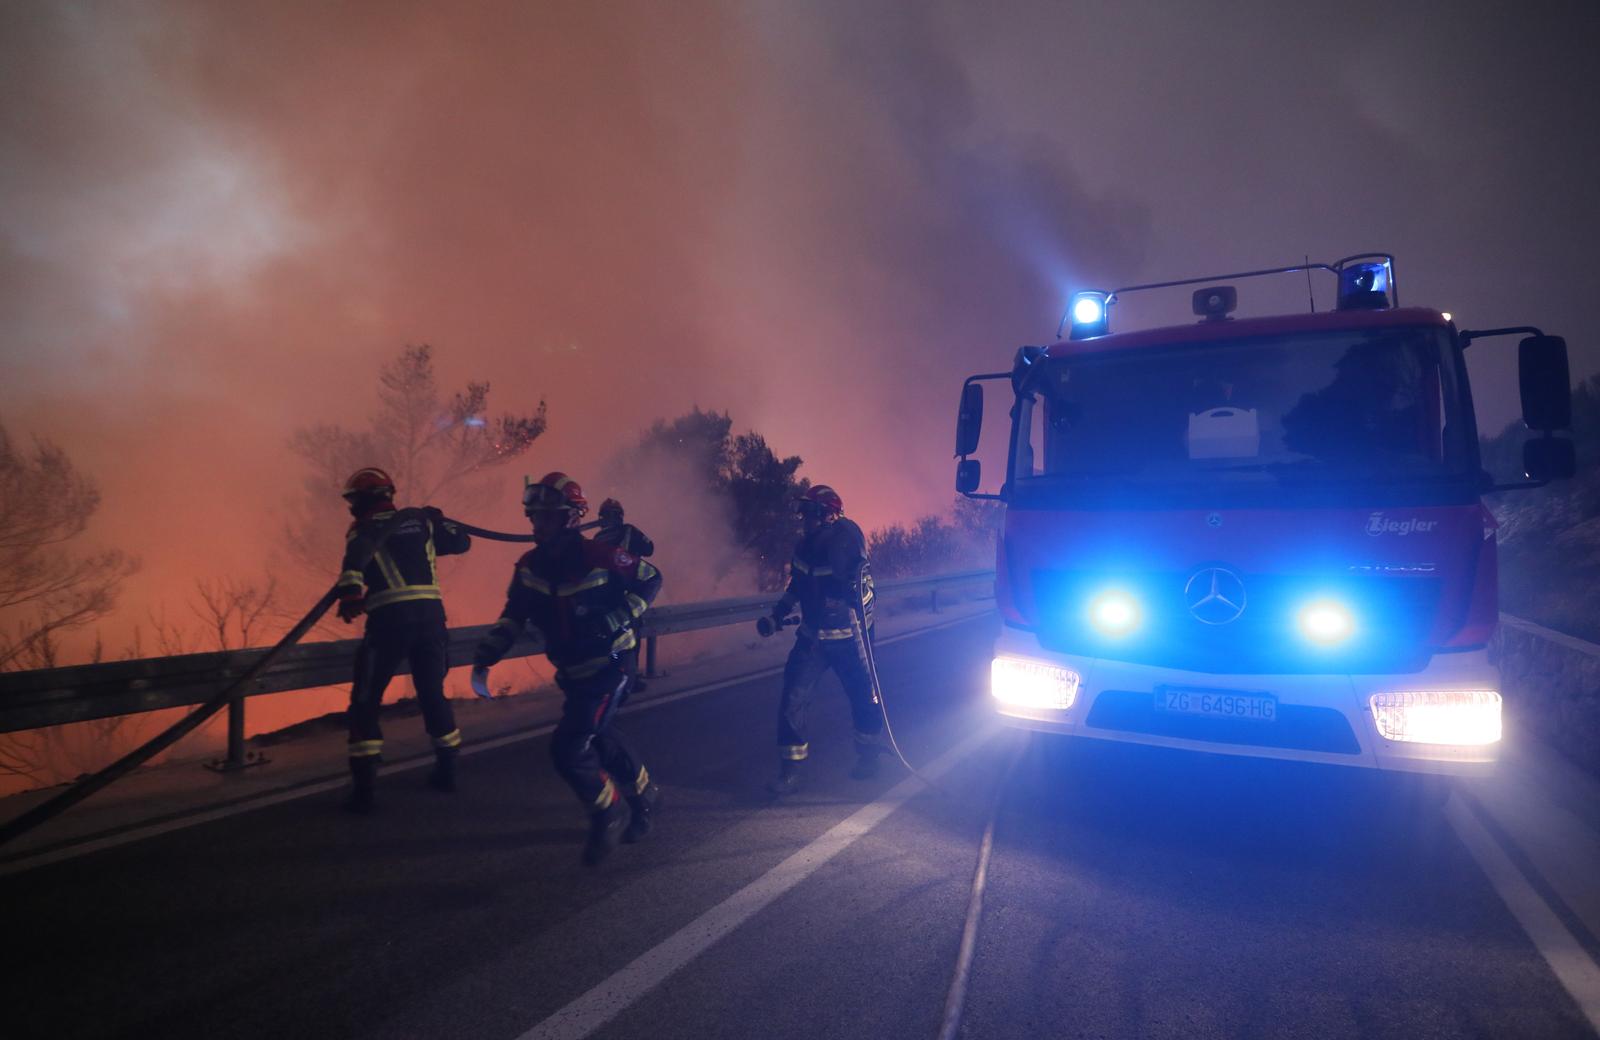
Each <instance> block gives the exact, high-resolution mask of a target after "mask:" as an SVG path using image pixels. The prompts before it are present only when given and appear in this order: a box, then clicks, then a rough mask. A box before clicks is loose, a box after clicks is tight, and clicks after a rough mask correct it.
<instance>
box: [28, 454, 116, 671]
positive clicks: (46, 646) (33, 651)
mask: <svg viewBox="0 0 1600 1040" xmlns="http://www.w3.org/2000/svg"><path fill="white" fill-rule="evenodd" d="M99 506H100V492H99V490H98V489H97V488H96V487H95V485H94V482H93V481H91V480H90V479H89V478H88V477H86V476H84V475H83V474H81V473H79V472H78V470H77V469H76V468H75V467H74V466H73V464H72V460H71V459H69V458H68V457H67V454H66V453H65V452H64V451H62V450H61V449H60V448H58V447H56V446H55V445H54V444H52V443H51V442H50V441H48V440H43V439H36V440H35V441H34V442H33V450H32V451H31V452H25V451H22V450H19V449H18V448H17V447H16V446H15V445H13V444H12V441H11V437H10V434H8V433H7V432H6V429H5V427H4V426H3V425H0V671H15V670H18V669H22V668H35V667H52V666H53V665H54V663H55V662H56V661H57V659H58V655H59V647H60V638H61V636H62V635H64V634H66V633H67V632H70V631H72V630H74V629H79V628H82V627H83V626H85V625H88V624H91V623H93V622H95V621H97V620H99V619H100V618H103V617H105V616H106V615H107V614H109V613H110V612H111V611H112V609H113V608H114V607H115V606H116V602H117V593H118V592H119V591H120V588H121V585H122V581H123V579H125V578H127V577H128V576H129V575H130V574H132V573H133V572H134V571H135V570H136V569H137V567H138V565H137V563H136V562H135V561H134V560H132V559H130V558H129V557H128V556H126V555H125V554H123V553H122V552H120V551H118V550H115V549H105V550H101V551H98V552H91V553H88V554H82V555H80V554H75V553H73V552H72V551H70V550H69V549H68V548H67V543H69V542H71V541H72V540H73V539H75V538H77V537H78V536H79V535H81V534H82V533H83V532H84V530H85V528H87V527H88V524H89V520H90V518H91V517H92V516H94V513H95V510H96V509H98V508H99Z"/></svg>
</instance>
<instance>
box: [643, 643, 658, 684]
mask: <svg viewBox="0 0 1600 1040" xmlns="http://www.w3.org/2000/svg"><path fill="white" fill-rule="evenodd" d="M644 677H645V678H646V679H654V678H655V677H656V637H655V636H648V637H647V638H646V639H645V641H644Z"/></svg>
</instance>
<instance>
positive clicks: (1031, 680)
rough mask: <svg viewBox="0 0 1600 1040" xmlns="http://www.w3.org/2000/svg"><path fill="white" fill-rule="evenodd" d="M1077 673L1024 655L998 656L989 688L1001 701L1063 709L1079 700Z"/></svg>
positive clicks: (991, 669) (990, 673)
mask: <svg viewBox="0 0 1600 1040" xmlns="http://www.w3.org/2000/svg"><path fill="white" fill-rule="evenodd" d="M1079 681H1080V680H1079V677H1078V673H1077V672H1075V671H1073V670H1072V669H1070V668H1062V667H1060V666H1058V665H1053V664H1046V663H1045V662H1044V661H1033V660H1029V659H1028V658H1025V657H996V658H995V659H994V663H993V664H991V665H990V666H989V690H990V692H991V693H992V694H994V699H995V700H997V701H999V702H1000V703H1001V704H1012V705H1016V706H1017V707H1019V708H1051V709H1055V710H1057V711H1062V710H1065V709H1067V708H1070V707H1072V702H1073V701H1075V700H1077V699H1078V683H1079Z"/></svg>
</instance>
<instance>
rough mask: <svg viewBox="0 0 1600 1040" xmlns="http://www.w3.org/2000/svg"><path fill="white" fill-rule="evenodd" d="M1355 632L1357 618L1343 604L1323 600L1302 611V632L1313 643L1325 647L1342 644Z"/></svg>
mask: <svg viewBox="0 0 1600 1040" xmlns="http://www.w3.org/2000/svg"><path fill="white" fill-rule="evenodd" d="M1355 630H1356V622H1355V618H1353V617H1351V616H1350V611H1349V610H1348V609H1346V608H1345V606H1344V605H1343V604H1342V603H1335V602H1333V601H1332V600H1322V601H1319V602H1317V603H1312V604H1309V605H1307V606H1306V607H1305V608H1304V609H1303V610H1301V611H1300V632H1301V633H1302V634H1303V635H1304V636H1305V637H1306V638H1307V639H1309V640H1311V641H1312V642H1313V643H1321V644H1322V645H1324V646H1332V645H1333V644H1334V643H1342V642H1344V641H1345V640H1346V639H1349V638H1350V635H1351V633H1353V632H1354V631H1355Z"/></svg>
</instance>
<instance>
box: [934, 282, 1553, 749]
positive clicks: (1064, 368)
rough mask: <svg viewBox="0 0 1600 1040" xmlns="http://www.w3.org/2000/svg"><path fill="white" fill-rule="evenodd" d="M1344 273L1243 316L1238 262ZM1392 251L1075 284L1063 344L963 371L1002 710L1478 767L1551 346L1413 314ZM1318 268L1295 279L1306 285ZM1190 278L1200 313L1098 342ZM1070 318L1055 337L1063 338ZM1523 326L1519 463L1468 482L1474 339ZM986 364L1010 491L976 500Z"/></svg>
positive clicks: (1420, 311) (1167, 741) (964, 458)
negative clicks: (1004, 417) (1001, 415)
mask: <svg viewBox="0 0 1600 1040" xmlns="http://www.w3.org/2000/svg"><path fill="white" fill-rule="evenodd" d="M1300 272H1312V273H1319V275H1320V276H1321V277H1327V276H1328V275H1329V274H1331V275H1332V276H1333V278H1334V279H1336V281H1337V286H1338V291H1337V300H1338V304H1337V307H1336V309H1334V310H1331V311H1324V312H1321V313H1317V312H1315V311H1313V312H1312V313H1306V314H1294V315H1280V316H1274V317H1257V318H1235V317H1234V316H1233V313H1232V312H1233V311H1234V310H1235V304H1236V301H1237V291H1236V289H1235V288H1234V287H1233V286H1232V285H1230V284H1217V283H1223V282H1231V281H1235V280H1239V279H1242V278H1252V277H1257V276H1264V275H1281V274H1296V273H1300ZM1394 273H1395V272H1394V259H1393V257H1392V256H1389V255H1387V254H1364V255H1361V256H1356V257H1349V258H1346V259H1344V260H1340V261H1338V262H1335V263H1332V264H1304V265H1299V266H1294V267H1287V268H1275V269H1271V270H1267V271H1250V272H1242V273H1239V274H1232V275H1217V276H1209V277H1206V278H1192V279H1183V280H1180V281H1176V282H1164V283H1156V284H1152V285H1142V286H1130V287H1127V288H1123V289H1117V290H1114V291H1109V292H1104V291H1086V292H1080V293H1076V294H1074V296H1073V298H1072V299H1071V301H1070V304H1069V308H1068V313H1067V317H1066V318H1065V319H1063V323H1062V325H1063V329H1062V330H1058V332H1057V335H1058V342H1055V343H1052V344H1050V345H1049V346H1040V347H1033V346H1030V347H1023V348H1021V349H1020V350H1019V351H1017V354H1016V358H1015V361H1014V363H1013V365H1012V368H1011V371H1009V372H1004V373H1000V372H996V373H988V374H984V375H976V376H972V377H971V378H969V379H968V380H967V381H966V384H965V385H964V386H963V388H962V396H961V410H960V415H959V418H958V422H957V436H956V454H957V456H958V457H959V458H960V460H961V461H960V462H959V464H958V467H957V478H956V486H957V490H958V491H960V492H962V493H963V494H967V495H969V496H971V497H987V498H998V499H1001V500H1003V502H1004V504H1005V518H1004V524H1003V528H1002V532H1001V537H1000V542H999V547H998V556H997V589H998V601H999V610H1000V614H1001V619H1002V621H1003V628H1002V635H1001V637H1000V639H999V641H998V644H997V646H996V649H995V655H994V661H993V665H992V686H991V692H992V695H993V703H994V706H995V709H996V710H997V711H998V712H999V714H1000V715H1001V716H1002V717H1003V718H1004V720H1005V721H1007V722H1009V723H1011V724H1014V725H1017V726H1022V727H1027V728H1031V729H1038V730H1046V731H1050V732H1054V733H1062V734H1068V735H1072V736H1078V737H1091V738H1097V739H1101V740H1113V741H1128V742H1134V743H1140V744H1153V745H1160V746H1165V747H1173V748H1184V749H1190V750H1199V751H1210V752H1222V753H1226V754H1233V755H1246V756H1257V757H1266V758H1284V759H1296V760H1303V761H1313V762H1325V763H1335V764H1346V765H1355V766H1364V767H1369V768H1377V769H1389V770H1405V771H1411V772H1422V773H1443V774H1456V775H1467V774H1472V773H1476V772H1480V771H1482V770H1485V769H1487V768H1488V767H1489V766H1490V765H1491V764H1492V763H1493V761H1494V759H1495V756H1496V753H1497V746H1498V743H1499V741H1500V736H1501V718H1500V716H1501V699H1500V686H1499V674H1498V671H1497V669H1496V668H1495V666H1494V665H1492V664H1491V663H1490V661H1489V658H1488V653H1487V645H1488V643H1489V639H1490V636H1491V635H1492V634H1493V632H1494V629H1495V625H1496V621H1497V618H1498V612H1497V603H1496V597H1497V583H1496V554H1495V522H1494V519H1493V517H1492V516H1491V514H1490V513H1489V511H1488V510H1487V509H1486V508H1485V507H1484V505H1483V503H1482V500H1481V496H1482V495H1483V494H1484V493H1486V492H1488V491H1498V490H1507V489H1509V488H1512V487H1535V486H1540V485H1542V484H1544V483H1547V482H1549V481H1551V480H1555V479H1561V478H1565V477H1569V476H1571V475H1572V472H1573V447H1572V442H1571V441H1570V440H1568V439H1566V438H1561V437H1557V436H1555V432H1556V431H1558V430H1564V429H1566V428H1567V427H1568V426H1569V425H1570V384H1569V376H1568V371H1567V357H1566V344H1565V342H1564V341H1562V340H1561V339H1560V338H1559V337H1555V336H1546V335H1544V334H1543V333H1541V332H1540V331H1539V330H1538V329H1535V328H1531V327H1519V328H1512V329H1489V330H1482V331H1470V330H1462V329H1458V328H1457V327H1456V326H1455V324H1454V323H1453V321H1452V320H1451V318H1450V316H1449V315H1448V314H1444V313H1441V312H1440V311H1437V310H1432V309H1429V308H1416V307H1412V308H1402V307H1400V306H1399V299H1398V293H1397V291H1396V287H1395V279H1394ZM1306 276H1307V277H1309V274H1308V275H1306ZM1188 285H1202V286H1203V287H1202V288H1200V289H1198V290H1196V291H1195V292H1194V294H1193V308H1194V312H1195V313H1196V314H1197V315H1198V316H1199V321H1198V322H1197V323H1195V324H1190V325H1182V326H1174V327H1168V328H1156V329H1146V330H1139V331H1126V332H1122V331H1119V332H1113V331H1112V330H1111V327H1110V316H1111V312H1112V309H1113V308H1114V306H1115V304H1116V302H1117V301H1118V299H1119V297H1122V296H1126V295H1127V294H1129V293H1132V292H1136V291H1146V290H1155V289H1168V288H1173V287H1177V286H1188ZM1067 327H1070V334H1069V335H1068V336H1067V337H1066V338H1064V339H1060V338H1059V337H1060V335H1061V332H1062V331H1064V330H1065V329H1066V328H1067ZM1508 335H1517V336H1521V337H1522V339H1521V343H1520V354H1519V365H1520V382H1521V396H1522V408H1523V417H1524V421H1525V422H1526V424H1527V426H1528V427H1529V429H1530V430H1532V431H1535V434H1536V435H1535V436H1534V437H1532V438H1530V440H1529V441H1528V442H1527V444H1526V445H1525V449H1524V468H1525V470H1526V474H1525V476H1526V480H1524V481H1521V482H1519V483H1516V484H1512V485H1495V484H1493V483H1492V481H1491V480H1490V478H1489V477H1488V475H1487V474H1485V473H1484V472H1483V469H1482V466H1481V463H1480V460H1479V452H1478V431H1477V426H1476V423H1475V422H1474V418H1473V405H1472V392H1471V388H1470V387H1469V386H1468V382H1467V372H1466V367H1465V364H1464V351H1465V350H1466V349H1467V348H1468V345H1469V344H1470V343H1472V342H1473V341H1474V340H1476V339H1482V338H1486V337H1490V336H1508ZM987 380H996V381H1005V382H1008V383H1009V384H1010V387H1009V389H1010V392H1011V396H1012V407H1011V411H1010V420H1011V425H1010V437H1009V447H1008V451H1007V458H1006V475H1005V481H1004V484H1003V485H1002V486H1001V488H1000V490H999V493H998V494H992V495H983V494H980V493H979V492H978V487H979V486H980V479H981V471H980V468H979V462H978V460H977V459H974V458H971V456H972V455H973V454H974V453H975V452H976V450H977V445H978V438H979V430H980V427H981V424H982V421H983V387H982V385H981V384H982V383H983V382H984V381H987Z"/></svg>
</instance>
